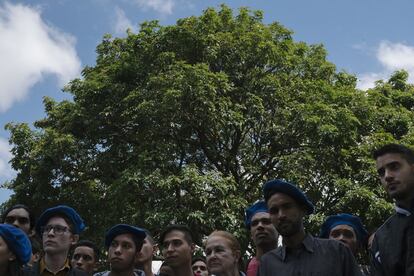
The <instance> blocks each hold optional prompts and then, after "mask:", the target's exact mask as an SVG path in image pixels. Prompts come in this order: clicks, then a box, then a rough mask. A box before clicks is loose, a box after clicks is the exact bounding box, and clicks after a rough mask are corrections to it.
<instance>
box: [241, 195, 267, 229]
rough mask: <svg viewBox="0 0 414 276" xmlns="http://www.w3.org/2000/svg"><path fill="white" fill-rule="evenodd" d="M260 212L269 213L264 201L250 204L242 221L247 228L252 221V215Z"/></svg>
mask: <svg viewBox="0 0 414 276" xmlns="http://www.w3.org/2000/svg"><path fill="white" fill-rule="evenodd" d="M261 212H264V213H269V210H267V205H266V202H264V201H263V200H260V201H258V202H256V203H255V204H253V205H252V206H250V207H249V208H248V209H246V216H245V220H244V223H245V224H246V228H247V229H250V224H251V223H252V218H253V216H254V215H255V214H257V213H261Z"/></svg>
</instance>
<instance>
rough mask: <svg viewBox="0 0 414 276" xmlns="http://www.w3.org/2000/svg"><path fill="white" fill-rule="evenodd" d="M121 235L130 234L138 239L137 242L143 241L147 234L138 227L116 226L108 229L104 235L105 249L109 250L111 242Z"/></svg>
mask: <svg viewBox="0 0 414 276" xmlns="http://www.w3.org/2000/svg"><path fill="white" fill-rule="evenodd" d="M121 234H132V235H134V236H136V237H137V238H138V240H140V241H143V240H144V239H145V237H146V236H147V234H146V233H145V230H144V229H142V228H139V227H135V226H132V225H128V224H117V225H115V226H113V227H112V228H111V229H109V230H108V231H107V232H106V234H105V247H106V248H109V246H110V245H111V242H112V240H113V239H114V238H115V237H116V236H118V235H121Z"/></svg>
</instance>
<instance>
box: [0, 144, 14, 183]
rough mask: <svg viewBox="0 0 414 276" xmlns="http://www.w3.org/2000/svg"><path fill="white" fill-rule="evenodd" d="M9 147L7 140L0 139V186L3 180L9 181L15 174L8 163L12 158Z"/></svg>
mask: <svg viewBox="0 0 414 276" xmlns="http://www.w3.org/2000/svg"><path fill="white" fill-rule="evenodd" d="M10 149H11V147H10V145H9V143H8V141H7V140H5V139H3V138H0V184H1V183H2V182H3V181H4V180H10V179H11V178H12V177H13V176H14V175H15V172H14V171H13V170H12V168H11V166H10V164H9V161H10V159H11V158H12V154H11V152H10Z"/></svg>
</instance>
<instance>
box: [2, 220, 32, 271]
mask: <svg viewBox="0 0 414 276" xmlns="http://www.w3.org/2000/svg"><path fill="white" fill-rule="evenodd" d="M31 255H32V247H31V245H30V240H29V238H28V237H27V235H26V234H25V233H24V232H23V231H22V230H21V229H19V228H17V227H14V226H12V225H8V224H0V276H21V275H23V272H22V270H21V267H22V266H23V265H24V264H26V263H27V262H29V260H30V258H31Z"/></svg>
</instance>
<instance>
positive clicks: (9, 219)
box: [4, 216, 30, 224]
mask: <svg viewBox="0 0 414 276" xmlns="http://www.w3.org/2000/svg"><path fill="white" fill-rule="evenodd" d="M16 220H17V222H18V223H19V224H29V222H30V221H29V219H28V218H26V217H17V216H7V217H6V218H5V219H4V222H5V223H7V224H13V223H14V222H15V221H16Z"/></svg>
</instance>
